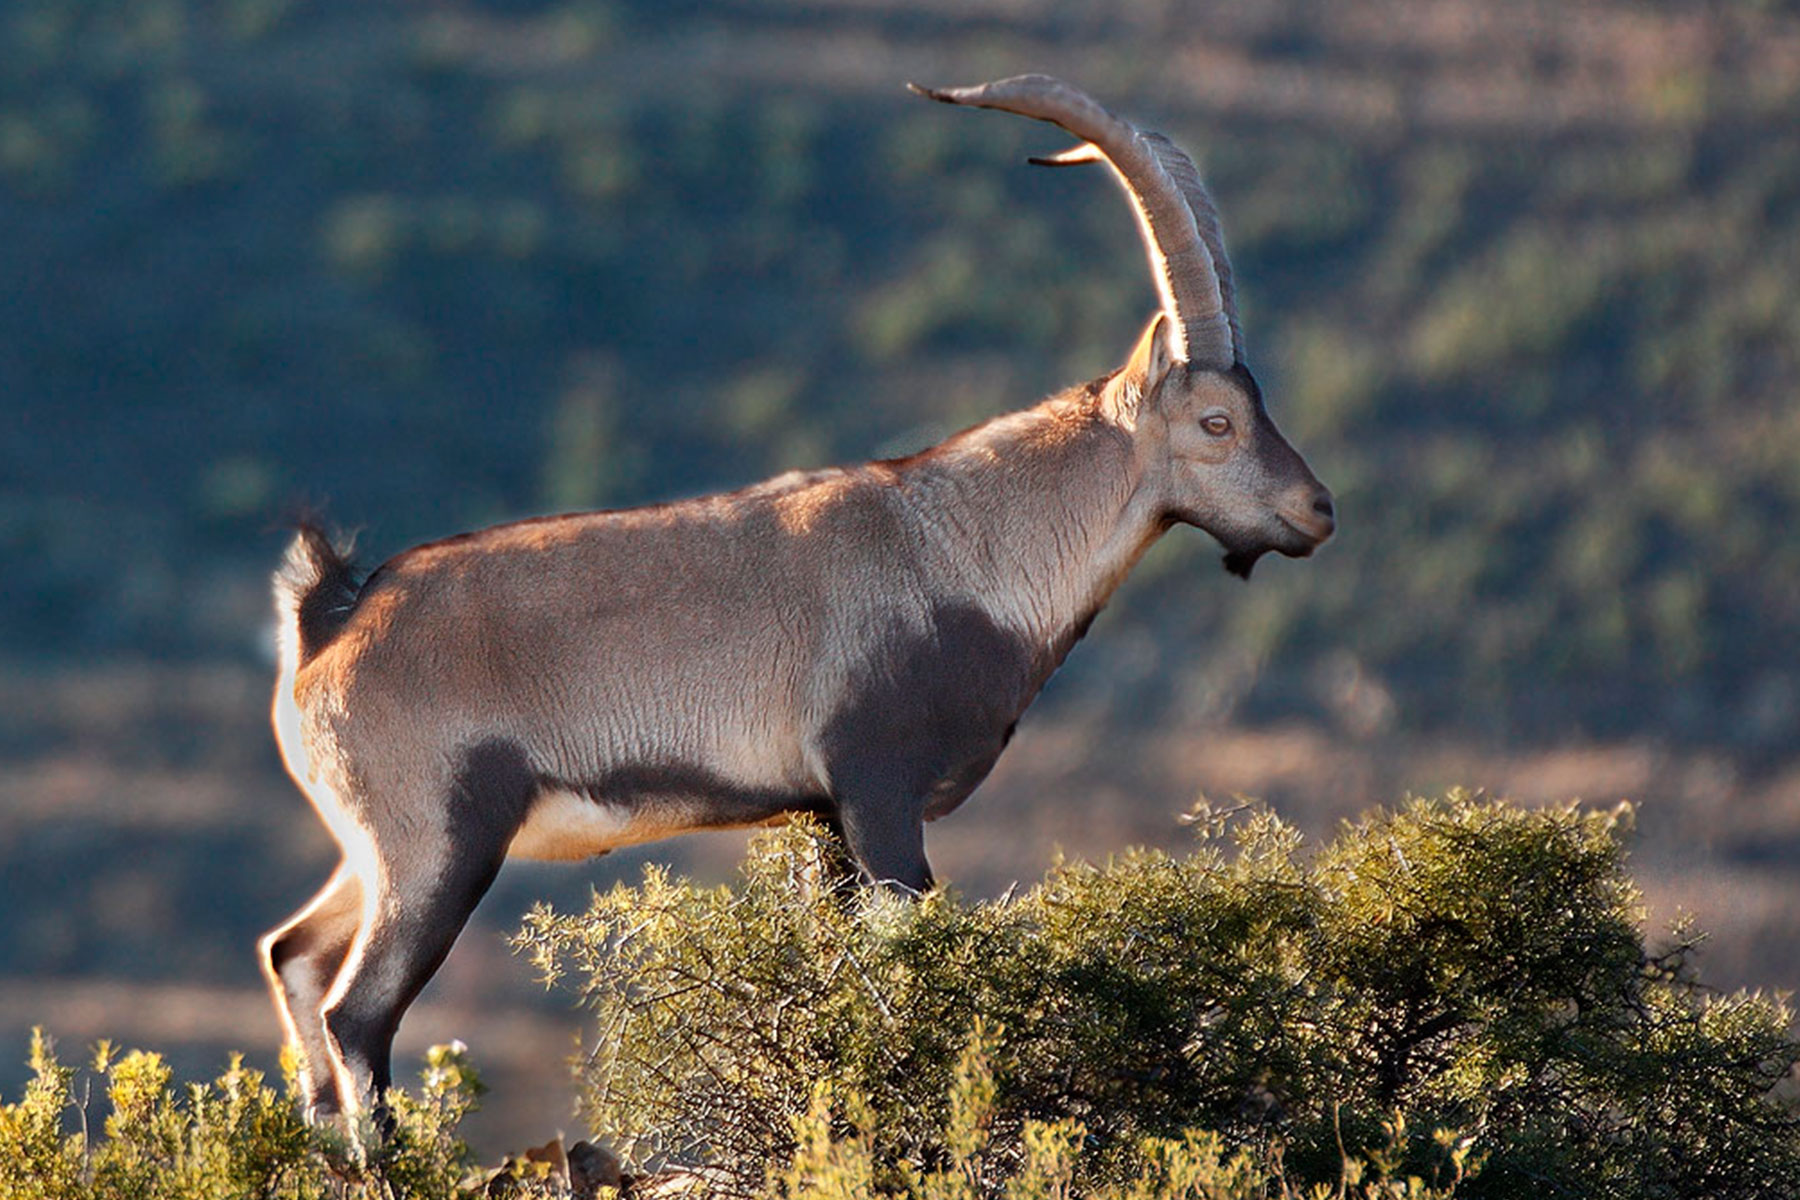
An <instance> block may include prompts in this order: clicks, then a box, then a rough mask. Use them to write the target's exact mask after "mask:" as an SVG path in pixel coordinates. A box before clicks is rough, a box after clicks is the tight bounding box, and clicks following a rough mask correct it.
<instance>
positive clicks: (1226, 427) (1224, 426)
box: [1200, 413, 1231, 437]
mask: <svg viewBox="0 0 1800 1200" xmlns="http://www.w3.org/2000/svg"><path fill="white" fill-rule="evenodd" d="M1200 428H1202V429H1204V430H1206V432H1207V433H1209V434H1211V435H1212V436H1213V437H1224V436H1225V435H1226V434H1228V433H1230V432H1231V418H1230V417H1221V416H1219V415H1218V414H1217V413H1214V414H1213V415H1212V416H1210V417H1201V418H1200Z"/></svg>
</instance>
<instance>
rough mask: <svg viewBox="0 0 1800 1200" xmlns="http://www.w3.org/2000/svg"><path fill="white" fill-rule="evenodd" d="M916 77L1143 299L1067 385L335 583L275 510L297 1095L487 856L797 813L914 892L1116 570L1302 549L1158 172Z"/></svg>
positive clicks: (472, 884)
mask: <svg viewBox="0 0 1800 1200" xmlns="http://www.w3.org/2000/svg"><path fill="white" fill-rule="evenodd" d="M929 94H930V95H932V96H934V97H936V98H938V99H941V100H945V101H948V102H952V103H957V104H973V105H980V106H985V107H993V108H1001V109H1007V110H1010V111H1014V112H1019V113H1023V114H1025V115H1028V116H1032V117H1038V118H1041V119H1044V120H1049V121H1053V122H1055V123H1057V124H1058V125H1061V126H1062V127H1064V128H1065V129H1067V130H1069V131H1070V132H1071V133H1073V134H1075V135H1076V136H1077V137H1078V138H1081V139H1082V145H1081V146H1080V147H1079V148H1078V149H1077V150H1075V151H1072V152H1070V153H1068V154H1064V155H1061V156H1058V158H1056V159H1055V160H1051V161H1054V162H1057V163H1059V164H1066V163H1073V162H1085V161H1096V162H1102V163H1105V164H1106V165H1108V166H1109V167H1110V168H1111V169H1112V170H1113V171H1114V173H1115V174H1116V175H1117V177H1118V178H1119V180H1120V181H1121V182H1122V183H1123V185H1124V187H1125V191H1126V194H1127V195H1128V196H1129V197H1130V199H1131V201H1132V204H1133V207H1134V208H1135V210H1136V212H1137V214H1138V217H1139V221H1140V224H1141V226H1142V229H1143V233H1144V242H1145V246H1146V248H1147V249H1148V251H1149V254H1150V261H1151V266H1152V269H1153V273H1154V275H1155V278H1156V282H1157V287H1158V290H1159V292H1160V293H1161V296H1162V311H1161V312H1160V313H1159V314H1158V315H1157V316H1156V318H1155V319H1154V320H1153V321H1151V323H1150V325H1149V327H1148V328H1147V329H1146V330H1145V332H1144V335H1143V336H1142V337H1141V338H1140V339H1139V342H1138V345H1137V348H1136V349H1135V350H1134V351H1133V353H1132V354H1131V356H1130V359H1129V360H1128V361H1127V362H1126V364H1125V365H1124V366H1123V367H1121V368H1119V369H1118V370H1116V371H1114V372H1112V373H1111V374H1109V375H1106V376H1104V377H1102V378H1100V379H1097V380H1095V381H1093V382H1092V383H1088V384H1085V385H1083V386H1080V387H1076V388H1072V389H1070V390H1068V391H1066V392H1063V393H1061V394H1059V395H1057V396H1054V397H1052V398H1050V399H1048V400H1045V401H1043V402H1042V403H1040V404H1038V405H1037V406H1036V407H1034V408H1029V409H1026V410H1024V411H1021V412H1015V413H1012V414H1010V415H1007V416H1003V417H999V418H997V419H995V420H992V421H989V422H987V423H986V424H983V425H979V426H976V427H975V428H973V429H970V430H967V431H965V432H963V433H960V434H958V435H956V436H955V437H952V438H950V439H949V440H948V441H946V442H944V443H943V444H941V445H939V446H935V447H933V448H932V449H930V450H927V451H925V452H923V453H921V454H917V455H914V456H912V457H911V458H905V459H898V460H892V461H883V462H872V463H866V464H863V465H861V466H855V467H847V468H842V469H835V470H827V471H816V472H811V473H804V474H802V473H795V474H791V475H784V476H781V477H780V478H777V479H773V480H770V481H769V482H767V483H764V484H760V485H758V486H756V487H751V488H747V489H745V490H743V491H739V492H734V493H731V494H729V495H721V496H711V497H706V498H703V499H698V500H689V501H683V502H681V503H678V504H670V505H663V506H659V507H653V508H643V509H632V510H626V511H620V512H605V513H586V514H579V515H573V516H564V517H553V518H546V519H541V520H532V521H522V522H518V523H516V524H510V525H502V526H499V527H496V528H493V529H488V530H484V531H482V532H479V533H473V534H467V535H464V536H462V537H456V538H451V539H449V540H447V541H442V542H435V543H432V544H430V545H425V546H420V547H417V548H415V549H412V550H409V551H407V552H405V553H404V554H401V555H398V556H397V557H395V558H393V559H391V560H390V561H389V562H387V563H386V564H385V565H383V566H382V567H381V568H380V569H378V570H377V571H375V573H374V574H372V575H371V576H369V577H368V579H366V580H365V581H362V582H361V583H358V581H357V580H356V578H355V576H354V574H353V573H352V570H351V568H350V566H349V564H348V563H347V561H346V559H345V558H344V556H343V555H342V554H341V553H340V552H339V551H338V550H337V549H336V548H334V547H333V546H332V544H331V543H330V542H329V541H328V540H327V539H326V538H325V537H324V535H323V534H321V533H319V532H318V531H317V530H314V529H305V530H302V531H301V533H300V535H299V537H298V538H297V539H296V540H295V541H294V543H293V545H292V547H291V548H290V549H289V550H288V555H287V560H286V562H285V564H284V565H283V567H282V569H281V570H280V572H278V573H277V575H276V578H275V592H276V598H277V604H278V608H279V610H280V613H279V616H280V622H281V626H280V629H281V669H280V678H279V681H278V683H277V686H276V692H275V710H274V717H275V728H276V734H277V738H278V740H279V742H280V745H281V752H282V755H283V758H284V760H285V761H286V764H287V767H288V770H289V771H290V772H291V773H292V775H293V777H294V779H295V780H296V781H297V782H298V783H299V785H300V787H301V788H302V789H303V790H304V791H305V792H306V794H307V796H308V797H309V798H310V799H311V800H312V802H313V804H314V806H315V807H316V808H317V809H318V811H319V814H320V816H321V817H322V818H323V819H324V821H325V823H326V825H327V826H328V827H329V828H330V830H331V832H332V834H333V836H334V837H335V838H336V840H337V842H338V844H339V846H340V847H341V848H342V851H343V861H342V863H341V864H340V866H339V867H338V869H337V872H336V874H334V875H333V876H332V878H331V881H330V882H329V883H327V884H326V886H325V888H324V890H323V891H321V892H320V893H319V894H318V896H316V897H315V898H314V899H313V900H312V902H311V903H310V904H308V905H307V906H306V907H305V908H304V909H302V910H301V911H300V912H299V913H298V914H296V915H295V916H294V917H293V918H292V919H291V920H289V921H288V922H287V923H286V924H285V925H283V926H281V927H280V928H278V929H276V930H274V931H273V932H271V933H270V934H269V935H268V936H267V937H265V938H264V939H263V942H262V951H263V957H264V967H265V970H266V973H267V975H268V977H269V982H270V986H271V988H272V990H273V992H274V994H275V999H276V1003H277V1006H278V1007H279V1009H280V1011H281V1014H282V1017H283V1019H284V1021H285V1023H286V1026H287V1031H288V1036H289V1038H290V1040H291V1042H292V1043H293V1044H294V1046H295V1047H296V1048H297V1050H298V1051H299V1053H300V1058H301V1062H302V1064H303V1065H302V1069H301V1070H302V1082H303V1087H304V1089H305V1094H306V1098H307V1101H308V1104H309V1106H310V1110H311V1112H312V1113H313V1114H315V1115H323V1114H331V1113H336V1112H339V1111H342V1110H345V1109H349V1110H355V1109H357V1108H360V1107H362V1106H364V1105H366V1104H367V1103H369V1102H370V1101H371V1100H374V1101H377V1102H378V1101H379V1099H380V1096H381V1094H382V1092H383V1090H384V1089H385V1088H386V1087H387V1086H388V1084H389V1079H390V1074H389V1056H390V1048H391V1045H392V1041H393V1036H394V1032H395V1029H396V1028H397V1027H398V1025H399V1023H400V1018H401V1015H402V1014H403V1013H404V1012H405V1011H406V1009H407V1006H408V1005H410V1004H411V1003H412V1001H413V999H414V998H415V997H416V996H417V995H418V993H419V990H420V988H422V987H423V986H424V984H425V981H426V980H427V979H428V978H430V976H431V974H432V973H433V972H434V971H435V970H436V969H437V967H438V965H439V964H440V963H441V962H442V961H443V959H444V956H445V955H446V954H447V953H448V952H449V950H450V945H451V943H452V942H453V941H454V940H455V939H456V936H457V934H458V933H459V932H460V931H461V930H462V927H463V925H464V923H465V922H466V921H467V920H468V917H469V914H470V913H471V912H472V911H473V910H474V908H475V905H476V904H477V902H479V900H480V899H481V897H482V895H483V894H484V893H485V892H486V891H487V889H488V886H489V884H490V883H491V882H492V881H493V878H494V875H495V873H496V872H497V871H498V870H499V869H500V864H501V862H502V861H503V860H504V859H505V858H506V857H507V856H508V855H509V854H510V855H520V856H525V857H533V858H560V859H575V858H582V857H586V856H590V855H595V854H601V853H605V852H606V851H607V850H609V849H612V848H613V847H616V846H621V845H626V844H629V843H634V842H642V841H646V840H649V839H652V838H659V837H663V836H666V835H669V834H673V833H679V832H682V831H685V830H692V829H701V828H714V827H723V826H744V825H754V824H761V823H767V822H771V821H776V820H780V819H783V818H784V817H786V816H787V815H789V814H792V813H798V812H809V813H816V814H818V815H820V816H821V817H822V818H823V819H824V820H825V821H827V822H828V823H829V824H831V825H832V826H834V827H835V828H836V829H837V830H839V831H840V832H841V834H842V837H843V840H844V842H845V844H846V846H847V847H848V849H849V852H850V854H851V856H852V857H853V858H854V859H855V861H856V863H857V864H858V865H859V867H860V869H861V870H862V872H863V873H864V874H865V875H866V876H867V877H868V878H869V879H870V880H873V881H882V882H886V883H888V884H890V885H893V886H895V887H898V888H901V889H905V890H909V891H920V890H923V889H925V888H928V887H930V886H931V870H930V867H929V866H928V865H927V863H926V859H925V849H924V833H923V828H922V825H923V822H924V821H926V820H929V819H931V818H934V817H937V816H941V815H943V814H944V813H947V812H949V811H950V810H951V809H953V808H955V807H956V806H957V805H958V804H959V803H961V802H962V800H963V799H964V797H966V796H967V795H968V794H969V793H970V792H971V791H972V790H973V789H974V788H975V786H976V785H977V784H978V783H980V782H981V780H982V779H983V778H984V777H985V776H986V775H987V773H988V771H989V770H990V769H991V768H992V767H993V765H994V762H995V760H996V759H997V758H998V757H999V755H1000V752H1001V750H1002V749H1003V748H1004V747H1005V745H1006V743H1007V740H1008V738H1009V737H1010V736H1011V735H1012V730H1013V726H1014V724H1015V723H1016V722H1017V721H1018V719H1019V716H1020V714H1022V713H1023V712H1024V711H1025V708H1026V706H1027V705H1029V704H1030V703H1031V701H1032V699H1033V697H1035V696H1036V695H1037V692H1038V689H1039V688H1040V687H1042V686H1043V683H1044V681H1045V680H1046V679H1047V678H1048V677H1049V676H1050V674H1051V672H1053V671H1054V670H1056V668H1057V666H1058V665H1059V664H1060V663H1061V662H1062V660H1063V658H1064V656H1066V655H1067V654H1068V652H1069V649H1070V647H1071V646H1073V645H1074V643H1075V642H1076V641H1077V640H1078V639H1079V638H1080V637H1081V636H1082V634H1083V633H1084V632H1085V631H1086V629H1087V627H1088V623H1089V622H1090V621H1091V620H1092V619H1093V617H1094V614H1095V613H1096V612H1098V611H1099V609H1100V607H1101V606H1102V605H1104V604H1105V603H1106V601H1107V599H1108V597H1110V596H1111V595H1112V593H1113V591H1114V589H1115V588H1116V587H1117V586H1118V584H1119V582H1120V580H1122V579H1123V578H1124V577H1125V574H1126V572H1127V571H1129V570H1130V569H1131V566H1132V564H1133V563H1135V562H1136V561H1137V559H1138V557H1139V556H1140V555H1141V554H1142V553H1143V552H1144V550H1145V549H1146V548H1148V547H1149V546H1150V544H1151V543H1152V542H1154V541H1155V540H1156V539H1157V538H1158V537H1159V536H1161V535H1162V533H1163V532H1165V531H1166V530H1167V529H1168V528H1169V527H1170V526H1171V525H1173V524H1175V523H1177V522H1185V523H1188V524H1192V525H1197V526H1199V527H1200V528H1202V529H1205V530H1206V531H1208V532H1209V533H1211V534H1212V535H1213V536H1214V537H1216V538H1217V539H1218V540H1219V542H1220V543H1221V544H1222V545H1223V546H1224V547H1225V550H1226V557H1225V562H1226V565H1227V567H1229V568H1230V569H1231V570H1232V571H1234V572H1235V573H1237V574H1239V575H1248V574H1249V571H1250V568H1251V565H1252V564H1253V563H1254V562H1255V561H1256V559H1257V558H1258V557H1259V556H1260V555H1262V554H1264V553H1267V552H1268V551H1271V550H1273V551H1277V552H1280V553H1282V554H1287V555H1296V556H1298V555H1305V554H1310V553H1311V552H1312V551H1313V550H1314V549H1315V548H1316V547H1317V546H1318V545H1319V544H1320V543H1321V542H1323V541H1324V540H1325V539H1326V538H1328V537H1329V536H1330V535H1331V532H1332V528H1333V514H1332V508H1331V499H1330V495H1329V493H1327V492H1326V490H1325V489H1324V488H1323V487H1322V486H1321V485H1320V484H1319V482H1318V480H1317V479H1315V478H1314V477H1313V475H1312V472H1311V471H1309V470H1308V469H1307V467H1306V464H1305V463H1304V462H1303V461H1302V460H1301V458H1300V456H1299V455H1298V454H1296V453H1295V452H1294V450H1293V448H1292V447H1291V446H1289V445H1288V443H1287V442H1286V441H1284V440H1283V439H1282V437H1281V434H1280V433H1278V432H1277V431H1276V429H1275V426H1274V424H1273V423H1272V422H1271V421H1270V419H1269V416H1268V413H1267V412H1266V411H1265V410H1264V408H1263V404H1262V398H1261V395H1260V394H1259V392H1258V390H1257V387H1256V384H1255V382H1254V381H1253V380H1252V379H1251V377H1250V374H1249V372H1248V370H1246V369H1245V367H1244V365H1243V342H1242V335H1241V334H1240V332H1239V330H1238V325H1237V317H1236V307H1235V302H1234V297H1233V290H1232V285H1231V274H1230V268H1229V266H1228V264H1227V263H1226V259H1225V254H1224V247H1223V243H1222V241H1221V239H1220V236H1219V229H1218V222H1217V218H1216V216H1215V214H1214V212H1213V208H1212V203H1211V201H1210V200H1209V199H1208V197H1207V195H1206V192H1205V189H1204V188H1202V187H1201V185H1200V180H1199V177H1198V175H1197V174H1196V173H1195V170H1194V167H1193V164H1192V163H1191V162H1190V161H1189V160H1188V158H1187V156H1186V155H1184V154H1183V153H1182V152H1181V151H1180V150H1178V149H1176V148H1175V147H1174V146H1173V145H1171V144H1170V143H1169V142H1168V141H1167V140H1166V139H1164V138H1162V137H1160V136H1158V135H1156V134H1153V133H1144V132H1140V131H1139V130H1137V129H1135V128H1133V127H1132V126H1130V125H1128V124H1126V123H1125V122H1123V121H1121V120H1119V119H1118V118H1116V117H1114V116H1112V115H1111V114H1110V113H1108V112H1106V110H1104V109H1102V108H1101V107H1100V106H1099V105H1097V104H1095V103H1094V102H1093V101H1092V100H1090V99H1089V98H1088V97H1087V96H1085V95H1083V94H1082V93H1081V92H1079V91H1076V90H1075V89H1073V88H1070V87H1068V86H1067V85H1065V84H1062V83H1059V82H1057V81H1055V80H1052V79H1048V78H1045V77H1043V76H1026V77H1021V78H1018V79H1011V80H1005V81H1002V82H999V83H994V84H988V85H984V86H982V87H979V88H969V89H960V90H956V91H947V92H932V93H929Z"/></svg>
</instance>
